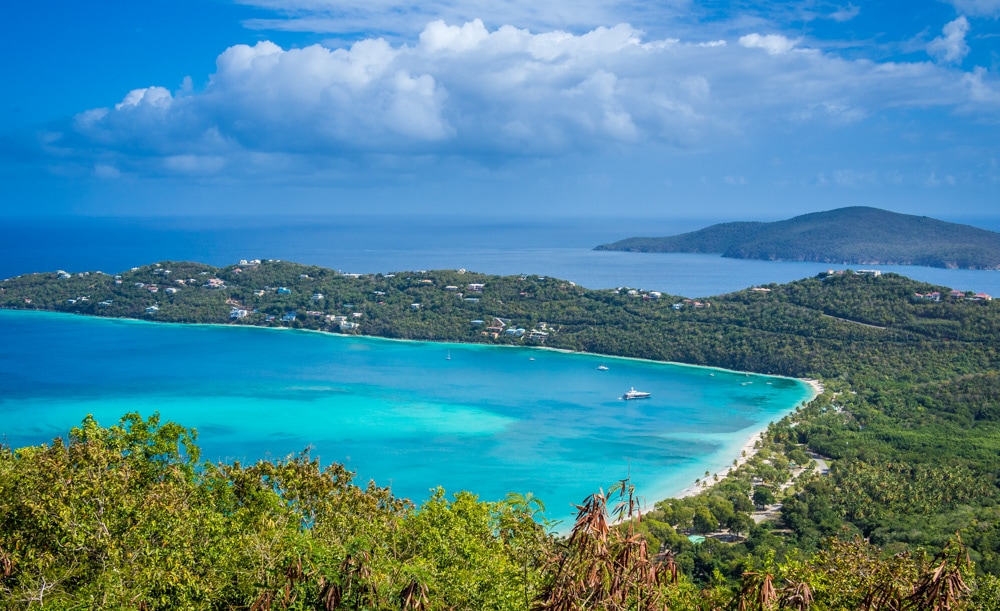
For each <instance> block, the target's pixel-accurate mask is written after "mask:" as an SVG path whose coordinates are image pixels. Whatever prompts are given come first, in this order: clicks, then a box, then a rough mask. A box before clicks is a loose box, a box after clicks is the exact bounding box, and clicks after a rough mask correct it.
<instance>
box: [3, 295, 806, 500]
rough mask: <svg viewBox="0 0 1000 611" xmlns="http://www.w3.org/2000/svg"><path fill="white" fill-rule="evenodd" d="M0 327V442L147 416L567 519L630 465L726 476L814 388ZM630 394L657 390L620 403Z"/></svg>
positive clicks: (454, 357) (417, 494)
mask: <svg viewBox="0 0 1000 611" xmlns="http://www.w3.org/2000/svg"><path fill="white" fill-rule="evenodd" d="M0 332H2V336H3V338H4V341H3V342H2V343H0V389H2V391H0V423H2V425H0V430H2V434H0V439H2V441H3V443H5V444H7V445H9V446H12V447H21V446H25V445H33V444H38V443H43V442H46V441H49V440H51V439H53V438H55V437H63V438H65V436H66V434H67V432H68V431H69V429H70V428H71V427H73V426H75V425H78V424H79V423H80V421H81V420H82V419H83V417H84V416H85V415H87V414H93V415H94V416H95V417H96V418H97V419H98V421H99V422H100V423H101V424H103V425H106V426H107V425H111V424H115V423H116V422H117V421H118V419H119V418H120V417H121V416H122V415H123V414H125V413H127V412H131V411H137V412H139V413H141V414H143V415H144V416H148V415H149V414H151V413H153V412H154V411H156V412H159V413H160V414H161V416H162V417H163V418H164V419H166V420H171V421H175V422H179V423H181V424H183V425H185V426H188V427H194V428H195V429H197V430H198V433H199V438H198V442H199V444H200V446H201V447H202V449H203V454H202V458H203V459H207V460H211V461H220V460H221V461H227V462H230V461H235V460H238V461H241V462H244V463H246V462H248V461H256V460H258V459H260V458H268V457H271V458H281V457H285V456H287V455H289V454H293V453H297V452H300V451H303V450H305V449H307V448H310V451H311V452H312V455H313V456H316V457H319V458H320V459H321V461H322V462H323V463H324V464H328V463H330V462H333V461H336V462H341V463H344V464H346V465H347V466H348V467H349V468H351V469H353V470H356V471H357V474H358V480H359V482H360V483H361V484H364V483H366V482H367V481H368V480H370V479H371V480H374V481H375V482H376V483H378V484H379V485H383V486H384V485H388V486H391V487H392V489H393V491H394V492H395V493H396V494H397V495H399V496H405V497H408V498H411V499H414V500H418V501H419V500H420V499H424V498H427V496H428V493H429V491H430V490H431V489H432V488H433V487H435V486H443V487H444V488H445V489H446V490H448V491H451V492H456V491H458V490H471V491H473V492H475V493H477V494H479V495H480V498H482V499H484V500H499V499H502V498H503V497H504V496H505V495H506V494H507V493H508V492H532V493H534V494H535V495H536V496H537V497H539V498H540V499H542V500H543V501H544V502H545V503H546V504H547V507H548V515H549V516H550V517H553V518H559V519H564V520H569V519H570V517H571V514H572V504H573V503H579V502H582V501H583V499H584V498H585V497H586V496H587V495H588V494H590V493H592V492H595V491H597V490H598V489H599V488H601V487H603V488H604V489H607V487H608V486H609V485H611V484H613V483H615V482H616V481H617V480H619V479H621V478H624V477H626V476H631V478H632V480H633V483H635V484H636V486H637V489H638V490H639V492H640V494H642V495H643V496H644V497H645V498H646V499H647V500H648V501H649V502H653V501H655V500H658V499H660V498H665V497H667V496H670V495H673V494H676V493H678V492H680V491H681V490H682V489H684V488H685V487H688V486H690V485H692V484H693V483H694V480H695V478H699V477H704V472H705V471H710V472H712V473H718V472H721V471H723V470H724V469H725V468H726V467H727V466H728V465H729V464H730V463H731V461H732V460H733V458H735V457H737V456H739V452H740V448H742V446H743V445H744V443H745V442H746V441H747V440H748V439H749V438H750V437H751V436H752V435H753V434H755V433H756V432H757V431H759V430H761V429H762V428H764V427H765V426H766V425H767V424H768V423H769V422H771V421H774V420H777V419H779V418H781V417H782V416H783V415H785V414H786V413H788V412H789V411H791V410H792V409H794V408H795V407H796V406H797V405H799V404H801V403H802V402H803V401H805V400H808V399H809V398H810V397H811V396H812V395H813V392H814V391H813V390H812V389H811V388H810V387H809V386H807V385H806V384H804V383H802V382H800V381H798V380H792V379H787V378H777V377H769V376H761V375H752V374H744V373H738V372H729V371H723V370H713V369H708V368H703V367H689V366H683V365H671V364H666V363H654V362H650V361H642V360H635V359H616V358H603V357H599V356H596V355H586V354H576V353H566V352H558V351H554V350H539V349H533V348H510V347H497V346H482V345H466V344H447V345H446V344H436V343H431V342H408V341H394V340H384V339H375V338H363V337H361V338H358V337H349V336H339V335H330V334H323V333H317V332H308V331H289V330H280V329H264V328H255V327H229V326H213V325H177V324H164V323H152V322H143V321H131V320H118V319H105V318H88V317H82V316H76V315H70V314H57V313H50V312H30V311H28V312H22V311H9V310H8V311H0ZM449 357H450V358H449ZM600 364H605V365H606V366H607V367H608V369H607V370H606V371H603V370H598V369H597V367H598V365H600ZM631 387H635V388H636V389H639V390H641V391H644V392H649V393H650V394H651V396H650V397H649V398H647V399H642V400H633V401H625V400H623V399H622V395H623V393H624V392H625V391H627V390H629V389H630V388H631Z"/></svg>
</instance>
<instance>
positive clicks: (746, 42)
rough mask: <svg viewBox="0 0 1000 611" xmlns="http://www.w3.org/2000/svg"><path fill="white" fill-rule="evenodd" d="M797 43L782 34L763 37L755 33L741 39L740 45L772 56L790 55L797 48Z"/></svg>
mask: <svg viewBox="0 0 1000 611" xmlns="http://www.w3.org/2000/svg"><path fill="white" fill-rule="evenodd" d="M796 42H797V41H795V40H789V39H788V38H785V37H784V36H782V35H781V34H767V35H764V36H761V35H760V34H757V33H756V32H754V33H753V34H747V35H746V36H741V37H740V44H741V45H743V46H744V47H746V48H748V49H764V50H765V51H767V52H768V53H770V54H771V55H779V54H781V53H788V52H789V51H791V50H792V49H794V48H795V44H796Z"/></svg>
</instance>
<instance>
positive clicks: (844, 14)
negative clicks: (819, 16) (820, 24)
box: [828, 4, 861, 23]
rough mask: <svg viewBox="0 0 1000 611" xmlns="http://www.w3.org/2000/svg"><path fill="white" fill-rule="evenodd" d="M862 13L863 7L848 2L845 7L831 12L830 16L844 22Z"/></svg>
mask: <svg viewBox="0 0 1000 611" xmlns="http://www.w3.org/2000/svg"><path fill="white" fill-rule="evenodd" d="M860 14H861V7H860V6H854V5H853V4H848V5H847V6H845V7H844V8H840V9H837V10H836V11H834V12H832V13H830V14H829V15H828V17H829V18H830V19H833V20H834V21H836V22H839V23H843V22H845V21H850V20H851V19H854V18H855V17H857V16H858V15H860Z"/></svg>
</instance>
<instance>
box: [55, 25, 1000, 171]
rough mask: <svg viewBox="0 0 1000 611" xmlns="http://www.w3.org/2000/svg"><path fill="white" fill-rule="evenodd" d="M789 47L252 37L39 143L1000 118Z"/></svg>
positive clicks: (455, 143)
mask: <svg viewBox="0 0 1000 611" xmlns="http://www.w3.org/2000/svg"><path fill="white" fill-rule="evenodd" d="M722 42H724V41H718V43H722ZM801 44H802V43H801V41H797V40H791V39H789V38H787V37H785V36H782V35H778V34H771V35H767V36H762V35H760V34H750V35H747V36H744V37H742V38H740V39H739V44H738V45H726V44H717V43H710V44H706V43H704V42H692V43H689V42H682V41H679V40H677V39H672V38H662V39H658V40H646V39H645V38H644V36H643V34H642V33H641V32H640V31H638V30H636V29H635V28H632V27H630V26H628V25H617V26H614V27H611V28H606V27H599V28H595V29H593V30H591V31H588V32H586V33H582V34H571V33H568V32H564V31H559V30H553V31H547V32H542V33H532V32H529V31H528V30H525V29H519V28H515V27H512V26H502V27H500V28H498V29H493V30H491V29H489V28H487V27H486V25H485V24H484V23H483V22H482V21H479V20H473V21H470V22H466V23H464V24H462V25H449V24H446V23H445V22H441V21H436V22H432V23H430V24H429V25H428V26H427V27H426V28H425V29H424V31H423V32H422V33H421V35H420V36H419V39H418V40H417V41H416V42H415V43H413V44H412V45H408V44H391V43H389V42H387V41H386V40H384V39H380V38H371V39H366V40H362V41H359V42H356V43H355V44H353V45H352V46H351V47H350V48H344V49H330V48H326V47H323V46H320V45H313V46H309V47H305V48H301V49H283V48H281V47H279V46H278V45H276V44H274V43H272V42H268V41H262V42H259V43H257V44H255V45H253V46H250V45H235V46H233V47H230V48H229V49H226V50H225V51H224V52H223V53H222V54H220V55H219V57H218V58H217V61H216V71H215V73H214V74H212V75H211V76H210V78H209V82H208V85H207V86H206V87H205V88H204V89H202V90H194V89H193V88H191V87H189V86H185V85H182V86H181V88H180V90H178V91H176V92H174V93H171V92H170V91H168V90H167V89H165V88H163V87H157V86H153V87H146V88H140V89H135V90H133V91H130V92H129V93H128V94H127V95H126V96H125V97H124V99H122V100H121V101H120V102H119V103H118V104H114V105H113V106H110V107H107V108H97V109H91V110H87V111H84V112H81V113H80V114H78V115H77V116H76V117H75V119H74V121H73V123H72V125H71V126H67V129H65V130H64V131H63V132H62V133H63V135H62V136H61V137H60V138H58V139H56V140H54V141H50V142H47V143H46V150H47V151H57V153H50V154H59V155H62V156H64V157H66V156H69V157H72V156H73V155H77V156H79V157H83V158H86V161H87V167H94V166H95V165H96V163H98V162H100V163H101V164H105V165H107V166H108V167H115V168H118V169H119V170H120V171H122V172H130V171H141V172H163V173H168V174H178V175H201V176H206V175H211V174H213V173H223V174H233V173H240V172H243V173H245V174H247V175H251V174H253V175H256V174H257V173H261V172H264V173H266V172H267V171H268V169H269V168H270V171H273V172H280V173H282V174H285V173H290V172H303V173H307V172H313V171H317V165H322V164H323V163H326V164H327V165H328V166H331V167H337V168H342V167H343V164H344V163H351V164H364V163H365V160H366V159H369V158H373V157H374V156H378V158H379V159H381V160H385V159H389V158H393V159H402V158H407V159H411V160H415V159H418V158H423V157H426V156H449V157H453V158H464V159H473V160H476V159H490V160H497V159H503V158H510V157H525V156H534V157H537V156H558V155H566V154H573V153H589V152H593V151H602V150H607V149H608V147H615V148H616V149H617V147H635V146H639V145H644V144H654V145H657V146H666V147H668V148H673V149H675V150H679V151H684V150H692V149H693V150H701V151H706V150H712V149H715V148H718V147H726V146H735V145H738V143H739V142H741V141H742V142H747V143H749V142H750V141H752V140H753V139H754V138H755V137H756V135H759V134H762V133H765V132H766V131H768V130H770V129H774V128H778V129H782V130H787V129H802V127H801V126H802V124H809V125H821V126H831V127H832V126H837V125H843V124H847V123H858V122H862V121H865V120H868V118H869V117H871V116H873V115H877V114H879V113H884V112H896V111H898V110H899V109H902V108H920V109H926V108H934V107H939V108H946V109H951V108H962V109H963V110H965V111H967V112H975V111H976V109H977V108H985V109H987V112H995V100H996V95H997V94H996V93H995V91H996V77H995V76H993V75H991V74H990V73H988V72H986V71H982V70H980V71H976V72H973V73H962V72H960V71H958V70H956V69H954V68H951V67H948V66H937V65H934V64H931V63H928V62H919V63H892V62H888V63H877V62H872V61H868V60H857V61H850V60H845V59H842V58H839V57H837V56H835V55H832V54H829V53H825V52H822V51H819V50H816V49H810V48H808V47H804V46H801ZM797 45H799V46H797ZM761 49H763V50H765V51H766V52H765V53H762V52H760V50H761ZM789 119H794V121H789ZM733 143H737V144H735V145H734V144H733ZM91 157H93V159H91ZM324 159H325V160H326V161H325V162H324V161H323V160H324ZM303 160H308V161H305V162H304V161H303ZM338 171H344V172H346V170H338ZM833 179H834V180H837V177H836V175H834V176H833ZM839 182H842V181H839Z"/></svg>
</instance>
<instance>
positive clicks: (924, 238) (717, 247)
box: [594, 206, 1000, 269]
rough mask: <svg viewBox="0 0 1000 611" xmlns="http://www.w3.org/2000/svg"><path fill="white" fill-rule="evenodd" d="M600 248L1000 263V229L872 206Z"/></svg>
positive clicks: (844, 260)
mask: <svg viewBox="0 0 1000 611" xmlns="http://www.w3.org/2000/svg"><path fill="white" fill-rule="evenodd" d="M594 250H615V251H626V252H685V253H721V254H722V256H723V257H730V258H733V259H762V260H765V261H816V262H820V263H830V264H838V265H919V266H923V267H940V268H948V269H1000V233H996V232H993V231H987V230H985V229H979V228H977V227H972V226H970V225H960V224H957V223H947V222H944V221H939V220H936V219H932V218H928V217H926V216H915V215H911V214H898V213H896V212H889V211H888V210H880V209H878V208H869V207H865V206H852V207H848V208H838V209H836V210H829V211H826V212H814V213H811V214H803V215H801V216H796V217H794V218H791V219H788V220H784V221H776V222H773V223H763V222H732V223H720V224H718V225H712V226H710V227H706V228H704V229H700V230H698V231H692V232H690V233H682V234H680V235H675V236H667V237H658V238H656V237H650V238H643V237H635V238H627V239H624V240H620V241H618V242H613V243H611V244H601V245H600V246H598V247H596V248H595V249H594Z"/></svg>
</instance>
